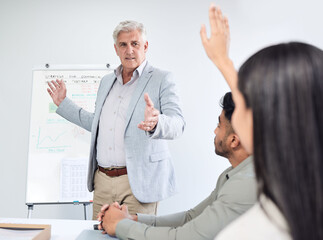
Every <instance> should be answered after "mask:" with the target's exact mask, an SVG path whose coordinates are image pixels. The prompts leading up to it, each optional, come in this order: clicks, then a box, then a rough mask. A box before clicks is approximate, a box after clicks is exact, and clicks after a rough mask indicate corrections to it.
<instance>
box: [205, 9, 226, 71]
mask: <svg viewBox="0 0 323 240" xmlns="http://www.w3.org/2000/svg"><path fill="white" fill-rule="evenodd" d="M209 21H210V28H211V36H210V38H208V37H207V34H206V28H205V25H204V24H203V25H202V27H201V31H200V35H201V40H202V44H203V46H204V49H205V51H206V54H207V55H208V57H209V58H210V59H211V60H212V62H213V63H214V64H215V65H216V66H217V67H219V66H218V65H219V64H220V63H221V62H222V61H225V60H226V59H228V58H229V57H228V53H229V45H230V29H229V24H228V19H227V18H226V17H224V16H223V15H222V12H221V9H220V8H218V7H215V6H214V5H213V4H211V6H210V8H209Z"/></svg>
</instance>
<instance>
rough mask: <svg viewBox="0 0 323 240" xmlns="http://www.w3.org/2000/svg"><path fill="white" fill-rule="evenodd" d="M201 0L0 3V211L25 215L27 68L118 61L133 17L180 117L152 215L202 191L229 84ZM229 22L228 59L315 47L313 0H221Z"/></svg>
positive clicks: (73, 211) (318, 30)
mask: <svg viewBox="0 0 323 240" xmlns="http://www.w3.org/2000/svg"><path fill="white" fill-rule="evenodd" d="M209 3H210V2H209V1H207V0H198V1H183V0H162V1H154V0H137V1H131V0H118V1H108V0H70V1H68V0H55V1H50V0H20V1H19V0H1V1H0V69H1V80H0V83H1V85H0V109H1V118H0V126H1V131H0V133H1V137H0V193H1V198H0V217H25V216H26V215H27V207H26V206H25V191H26V189H25V186H26V167H27V151H28V128H29V118H30V100H31V80H32V75H31V73H32V71H31V70H32V68H33V66H34V65H39V64H44V63H51V64H100V63H119V61H118V58H117V57H116V55H115V53H114V49H113V41H112V37H111V34H112V31H113V29H114V27H115V26H116V24H117V23H119V22H120V21H122V20H125V19H134V20H138V21H141V22H143V23H144V24H145V25H146V28H147V31H148V39H149V51H148V60H149V61H150V63H152V64H153V65H154V66H157V67H159V68H162V69H167V70H170V71H172V72H173V73H174V75H175V77H176V81H177V84H178V88H179V89H180V93H181V99H182V102H183V110H184V114H185V118H186V122H187V127H186V131H185V133H184V135H183V136H182V137H181V138H180V139H178V140H175V141H172V142H170V147H171V151H172V154H173V157H174V164H175V168H176V173H177V177H178V183H179V190H180V193H179V194H177V195H176V196H174V197H172V198H170V199H167V200H165V201H163V202H161V203H160V208H159V214H167V213H171V212H175V211H182V210H185V209H188V208H190V207H193V206H194V205H195V204H196V203H198V202H199V201H200V200H202V199H203V198H204V197H206V196H207V195H208V194H209V193H210V192H211V190H212V189H213V188H214V186H215V184H216V180H217V177H218V175H219V174H220V173H221V171H222V170H223V169H224V168H226V167H227V166H229V164H228V162H227V161H226V159H224V158H221V157H218V156H215V154H214V147H213V138H214V134H213V130H214V128H215V127H216V124H217V116H218V114H219V113H220V107H219V104H218V102H219V99H220V97H221V96H222V95H223V94H224V93H225V92H226V91H228V90H229V89H228V87H227V85H226V84H225V82H224V80H223V78H222V77H221V75H220V74H219V72H218V71H217V70H216V69H215V67H214V66H213V65H212V63H211V62H210V61H209V60H208V58H207V57H206V54H205V53H204V50H203V48H202V44H201V42H200V37H199V30H200V25H201V24H202V23H207V26H208V15H207V13H208V6H209ZM217 4H218V5H220V6H221V7H222V9H223V11H224V12H225V13H226V15H227V16H228V17H229V21H230V25H231V32H232V34H231V39H232V40H231V51H230V52H231V56H232V58H233V59H234V62H235V64H236V66H239V65H240V64H241V63H242V62H243V61H244V60H245V59H246V58H247V57H248V56H250V54H251V53H253V52H255V51H256V50H258V49H260V48H261V47H263V46H266V45H268V44H272V43H277V42H280V41H290V40H301V41H306V42H309V43H312V44H315V45H317V46H318V47H321V48H323V33H322V26H321V25H322V22H323V21H322V20H323V16H322V15H323V14H322V13H321V10H322V8H323V3H322V2H321V1H319V0H308V1H300V0H285V1H281V0H272V1H264V0H258V1H255V0H219V1H217ZM33 217H35V218H71V219H82V218H83V209H82V207H81V206H71V205H65V206H36V207H35V209H34V213H33Z"/></svg>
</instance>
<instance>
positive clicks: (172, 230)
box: [116, 179, 256, 240]
mask: <svg viewBox="0 0 323 240" xmlns="http://www.w3.org/2000/svg"><path fill="white" fill-rule="evenodd" d="M229 182H230V183H229ZM228 183H229V184H228ZM255 190H256V188H255V182H254V179H250V180H248V179H245V180H241V181H228V182H226V184H225V185H224V186H223V187H222V189H221V192H219V193H218V196H217V199H214V198H213V202H212V203H211V204H208V203H209V202H210V201H211V198H210V197H211V196H212V194H214V192H213V193H212V194H211V195H210V196H209V197H208V198H207V199H205V200H204V201H203V202H201V203H200V204H199V205H197V206H196V207H195V208H193V209H191V210H189V211H188V212H186V213H185V219H184V220H183V215H179V216H177V217H178V218H179V219H180V220H178V221H174V220H171V218H169V219H167V217H165V219H163V220H162V221H161V219H162V217H156V219H153V218H151V219H149V220H148V221H147V222H146V223H148V224H150V225H147V224H144V223H140V222H134V221H131V220H122V221H120V222H119V223H118V225H117V229H116V233H117V237H118V238H120V239H154V240H167V239H168V240H175V239H177V240H195V239H201V240H202V239H205V240H206V239H213V238H214V237H215V236H216V235H217V234H218V233H219V232H220V231H221V230H222V229H223V228H224V227H225V226H227V225H228V224H229V223H230V222H232V221H233V220H234V219H236V218H237V217H238V216H240V215H241V214H242V213H244V212H245V211H247V210H248V209H249V208H250V207H251V206H252V205H253V204H254V203H255V201H256V193H255ZM250 191H252V192H250ZM213 197H214V196H213ZM171 216H173V215H171ZM138 219H139V218H138ZM167 221H168V222H172V221H174V222H175V223H176V224H177V225H178V226H166V225H167V224H165V223H166V222H167ZM181 221H182V222H185V223H184V224H183V225H180V224H178V223H180V222H181ZM154 224H155V227H154ZM159 224H161V225H159Z"/></svg>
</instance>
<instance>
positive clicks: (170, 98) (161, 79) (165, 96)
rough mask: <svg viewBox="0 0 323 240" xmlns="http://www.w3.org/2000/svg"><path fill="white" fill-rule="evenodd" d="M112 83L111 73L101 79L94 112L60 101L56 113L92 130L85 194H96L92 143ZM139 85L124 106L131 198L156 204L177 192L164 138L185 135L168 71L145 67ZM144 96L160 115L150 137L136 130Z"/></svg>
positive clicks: (183, 123)
mask: <svg viewBox="0 0 323 240" xmlns="http://www.w3.org/2000/svg"><path fill="white" fill-rule="evenodd" d="M115 80H116V75H115V74H114V73H112V74H109V75H106V76H104V77H103V78H102V80H101V83H100V87H99V89H98V93H97V99H96V103H95V111H94V113H90V112H87V111H85V110H84V109H82V108H80V107H79V106H77V105H76V104H74V103H73V102H72V101H71V100H70V99H68V98H65V99H64V100H63V101H62V102H61V104H60V105H59V107H58V109H57V111H56V112H57V113H58V114H59V115H61V116H62V117H64V118H66V119H67V120H68V121H70V122H73V123H75V124H77V125H78V126H80V127H82V128H85V129H86V130H88V131H91V135H92V136H91V148H90V161H89V171H88V189H89V191H93V190H94V173H95V171H96V169H97V167H98V163H97V160H96V154H97V149H96V143H97V135H98V126H99V119H100V114H101V110H102V107H103V104H104V102H105V100H106V98H107V96H108V94H109V91H110V90H111V88H112V86H113V84H114V82H115ZM137 81H138V83H137V86H136V89H135V91H134V92H133V96H132V98H131V101H130V103H129V106H128V110H127V118H126V128H125V133H124V141H125V152H126V164H127V171H128V177H129V182H130V186H131V190H132V192H133V194H134V195H135V197H136V198H137V199H138V200H139V201H140V202H156V201H160V200H162V199H165V198H167V197H169V196H171V195H173V194H174V193H175V192H176V184H175V176H174V169H173V164H172V161H171V156H170V153H169V150H168V145H167V141H166V140H165V139H174V138H176V137H178V136H180V135H181V134H182V133H183V131H184V126H185V122H184V118H183V116H182V111H181V109H180V106H179V98H178V95H177V93H176V90H175V84H174V82H173V80H172V76H171V74H170V73H169V72H166V71H162V70H159V69H157V68H154V67H152V66H150V65H149V64H148V63H147V65H146V67H145V68H144V70H143V73H142V75H141V76H140V78H139V79H138V80H137ZM144 93H148V94H149V96H150V98H151V99H152V101H153V103H154V107H155V108H156V109H158V110H159V111H160V115H159V119H158V124H157V127H156V130H155V132H154V134H148V133H146V132H145V131H143V130H141V129H139V128H138V127H137V126H138V124H139V123H140V122H141V121H143V120H144V112H145V108H146V103H145V100H144Z"/></svg>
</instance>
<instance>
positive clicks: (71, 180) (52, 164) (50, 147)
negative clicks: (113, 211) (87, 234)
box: [26, 65, 113, 203]
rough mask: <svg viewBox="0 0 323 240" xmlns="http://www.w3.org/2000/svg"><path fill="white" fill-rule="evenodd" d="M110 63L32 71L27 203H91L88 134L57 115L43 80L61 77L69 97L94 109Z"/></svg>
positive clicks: (80, 104) (82, 105)
mask: <svg viewBox="0 0 323 240" xmlns="http://www.w3.org/2000/svg"><path fill="white" fill-rule="evenodd" d="M112 71H113V68H112V67H109V65H106V66H105V65H101V66H93V65H82V66H62V65H57V66H49V65H46V67H45V66H44V67H43V68H34V69H33V79H32V80H33V82H32V102H31V115H30V129H29V151H28V170H27V182H26V183H27V187H26V203H67V202H77V201H79V202H89V201H91V200H92V199H93V195H92V193H90V192H88V190H87V169H88V157H89V151H90V140H91V139H90V137H91V135H90V132H88V131H86V130H85V129H83V128H80V127H78V126H77V125H75V124H72V123H70V122H68V121H67V120H65V119H64V118H62V117H61V116H59V115H58V114H56V112H55V111H56V109H57V107H56V105H55V104H54V103H53V102H52V99H51V97H50V96H49V94H48V92H47V87H48V86H47V82H48V81H52V80H56V79H63V80H64V82H65V84H66V88H67V97H69V98H70V99H71V100H73V101H74V102H75V103H76V104H77V105H79V106H81V107H83V108H84V109H85V110H88V111H90V112H93V111H94V105H95V100H96V94H97V90H98V87H99V84H100V81H101V79H102V77H103V76H104V75H106V74H109V73H111V72H112Z"/></svg>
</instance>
